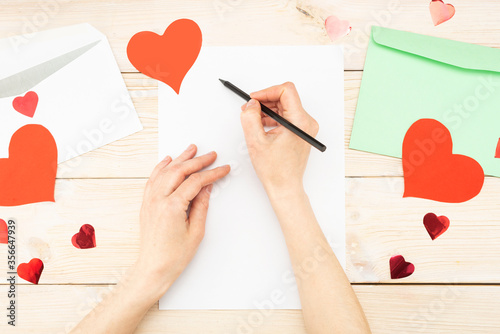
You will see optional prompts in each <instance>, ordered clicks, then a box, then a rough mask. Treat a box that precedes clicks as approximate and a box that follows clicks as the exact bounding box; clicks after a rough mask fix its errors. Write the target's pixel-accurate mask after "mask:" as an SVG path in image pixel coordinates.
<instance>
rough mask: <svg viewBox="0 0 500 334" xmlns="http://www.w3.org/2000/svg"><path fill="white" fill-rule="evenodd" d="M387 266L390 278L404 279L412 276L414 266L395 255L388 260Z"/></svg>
mask: <svg viewBox="0 0 500 334" xmlns="http://www.w3.org/2000/svg"><path fill="white" fill-rule="evenodd" d="M389 265H390V267H391V278H392V279H397V278H405V277H408V276H410V275H411V274H413V272H414V271H415V266H414V265H413V263H410V262H406V261H405V258H404V257H403V256H402V255H396V256H393V257H391V259H390V260H389Z"/></svg>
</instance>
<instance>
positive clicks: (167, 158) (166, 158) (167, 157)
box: [163, 155, 172, 161]
mask: <svg viewBox="0 0 500 334" xmlns="http://www.w3.org/2000/svg"><path fill="white" fill-rule="evenodd" d="M169 159H172V158H170V155H167V156H166V157H165V158H164V159H163V161H167V160H169Z"/></svg>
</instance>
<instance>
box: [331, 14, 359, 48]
mask: <svg viewBox="0 0 500 334" xmlns="http://www.w3.org/2000/svg"><path fill="white" fill-rule="evenodd" d="M325 28H326V32H327V34H328V36H329V37H330V39H331V40H332V42H334V41H336V40H338V39H340V38H342V37H344V36H347V35H348V34H349V33H350V32H351V30H352V28H351V26H350V25H349V22H348V21H346V20H340V19H339V18H338V17H336V16H335V15H331V16H328V17H327V18H326V20H325Z"/></svg>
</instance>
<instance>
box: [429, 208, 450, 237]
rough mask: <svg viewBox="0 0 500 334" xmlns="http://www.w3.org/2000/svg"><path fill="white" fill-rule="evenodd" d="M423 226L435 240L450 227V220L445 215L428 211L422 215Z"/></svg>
mask: <svg viewBox="0 0 500 334" xmlns="http://www.w3.org/2000/svg"><path fill="white" fill-rule="evenodd" d="M424 226H425V229H426V230H427V233H429V235H430V236H431V239H432V240H435V239H436V238H437V237H439V236H440V235H441V234H443V233H444V232H446V230H447V229H448V227H450V220H449V219H448V217H446V216H439V217H438V216H437V215H435V214H434V213H428V214H426V215H425V216H424Z"/></svg>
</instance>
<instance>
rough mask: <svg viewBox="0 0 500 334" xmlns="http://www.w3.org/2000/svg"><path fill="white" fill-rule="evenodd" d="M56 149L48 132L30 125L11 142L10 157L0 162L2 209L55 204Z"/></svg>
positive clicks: (23, 128)
mask: <svg viewBox="0 0 500 334" xmlns="http://www.w3.org/2000/svg"><path fill="white" fill-rule="evenodd" d="M56 172H57V146H56V142H55V141H54V138H53V137H52V135H51V134H50V132H49V130H47V129H46V128H44V127H43V126H41V125H37V124H29V125H25V126H23V127H22V128H20V129H19V130H17V131H16V132H15V133H14V135H12V138H11V140H10V146H9V158H3V159H0V189H1V191H0V206H15V205H23V204H29V203H37V202H45V201H51V202H54V187H55V182H56Z"/></svg>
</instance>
